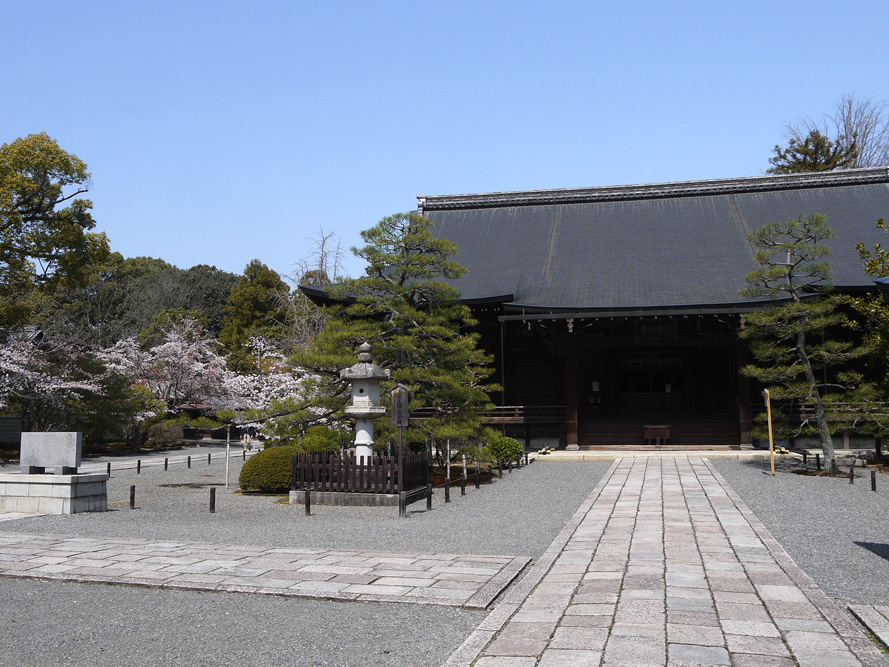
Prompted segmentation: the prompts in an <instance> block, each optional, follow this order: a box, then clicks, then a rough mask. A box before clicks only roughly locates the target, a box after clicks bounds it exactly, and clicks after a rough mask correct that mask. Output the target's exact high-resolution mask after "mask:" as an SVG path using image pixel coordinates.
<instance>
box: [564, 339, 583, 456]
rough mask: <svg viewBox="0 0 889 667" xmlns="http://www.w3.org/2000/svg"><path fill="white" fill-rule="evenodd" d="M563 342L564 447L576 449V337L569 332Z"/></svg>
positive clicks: (571, 449) (570, 449)
mask: <svg viewBox="0 0 889 667" xmlns="http://www.w3.org/2000/svg"><path fill="white" fill-rule="evenodd" d="M565 343H566V348H567V349H566V353H565V418H566V424H565V437H566V447H565V449H567V450H569V451H577V450H578V449H580V447H578V439H577V339H576V338H575V337H574V335H572V334H569V335H568V337H567V338H566V339H565Z"/></svg>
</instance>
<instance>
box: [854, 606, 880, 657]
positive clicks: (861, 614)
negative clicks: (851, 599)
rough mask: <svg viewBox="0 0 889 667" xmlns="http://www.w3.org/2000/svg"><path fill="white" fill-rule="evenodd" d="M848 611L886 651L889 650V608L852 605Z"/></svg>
mask: <svg viewBox="0 0 889 667" xmlns="http://www.w3.org/2000/svg"><path fill="white" fill-rule="evenodd" d="M847 609H848V610H849V612H850V613H851V614H852V615H853V616H854V617H855V618H857V619H858V621H859V622H860V623H861V625H863V626H864V627H865V628H867V630H868V631H869V632H870V633H871V634H872V635H873V636H874V637H876V638H877V640H878V641H879V642H880V643H881V644H882V645H883V646H884V647H885V648H886V649H889V607H884V606H876V605H870V604H850V605H849V606H848V607H847Z"/></svg>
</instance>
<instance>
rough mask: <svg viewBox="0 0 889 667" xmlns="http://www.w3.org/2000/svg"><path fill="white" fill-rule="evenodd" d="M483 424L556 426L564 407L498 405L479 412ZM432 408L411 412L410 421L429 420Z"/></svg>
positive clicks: (564, 412) (432, 414) (564, 409)
mask: <svg viewBox="0 0 889 667" xmlns="http://www.w3.org/2000/svg"><path fill="white" fill-rule="evenodd" d="M480 414H481V417H482V421H483V422H484V423H485V424H558V423H561V422H563V421H565V415H566V414H567V409H566V408H565V406H564V405H499V406H497V407H496V408H494V409H493V410H486V411H485V412H481V413H480ZM434 416H435V409H434V408H419V409H417V410H413V411H412V412H411V419H419V420H423V419H431V418H432V417H434Z"/></svg>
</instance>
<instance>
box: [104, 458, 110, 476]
mask: <svg viewBox="0 0 889 667" xmlns="http://www.w3.org/2000/svg"><path fill="white" fill-rule="evenodd" d="M105 472H106V474H107V475H108V476H109V477H111V461H109V462H108V468H107V469H106V470H105Z"/></svg>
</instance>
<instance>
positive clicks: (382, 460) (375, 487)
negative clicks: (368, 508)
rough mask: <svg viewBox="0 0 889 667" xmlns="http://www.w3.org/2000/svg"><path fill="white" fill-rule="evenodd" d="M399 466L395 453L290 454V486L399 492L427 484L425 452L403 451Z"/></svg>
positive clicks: (295, 487) (426, 457)
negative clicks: (356, 455) (389, 454)
mask: <svg viewBox="0 0 889 667" xmlns="http://www.w3.org/2000/svg"><path fill="white" fill-rule="evenodd" d="M403 458H404V460H403V464H402V465H403V474H402V469H401V468H399V465H398V458H397V457H395V456H372V457H370V458H369V459H367V460H365V457H363V456H361V457H359V458H358V459H357V460H356V458H355V457H354V456H348V455H344V454H294V456H293V469H292V476H291V479H290V488H291V490H293V491H300V490H308V491H335V492H340V493H401V492H410V491H414V490H416V489H420V488H426V487H427V486H428V485H429V458H428V456H427V454H426V453H425V452H421V453H410V454H405V455H404V457H403Z"/></svg>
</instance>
